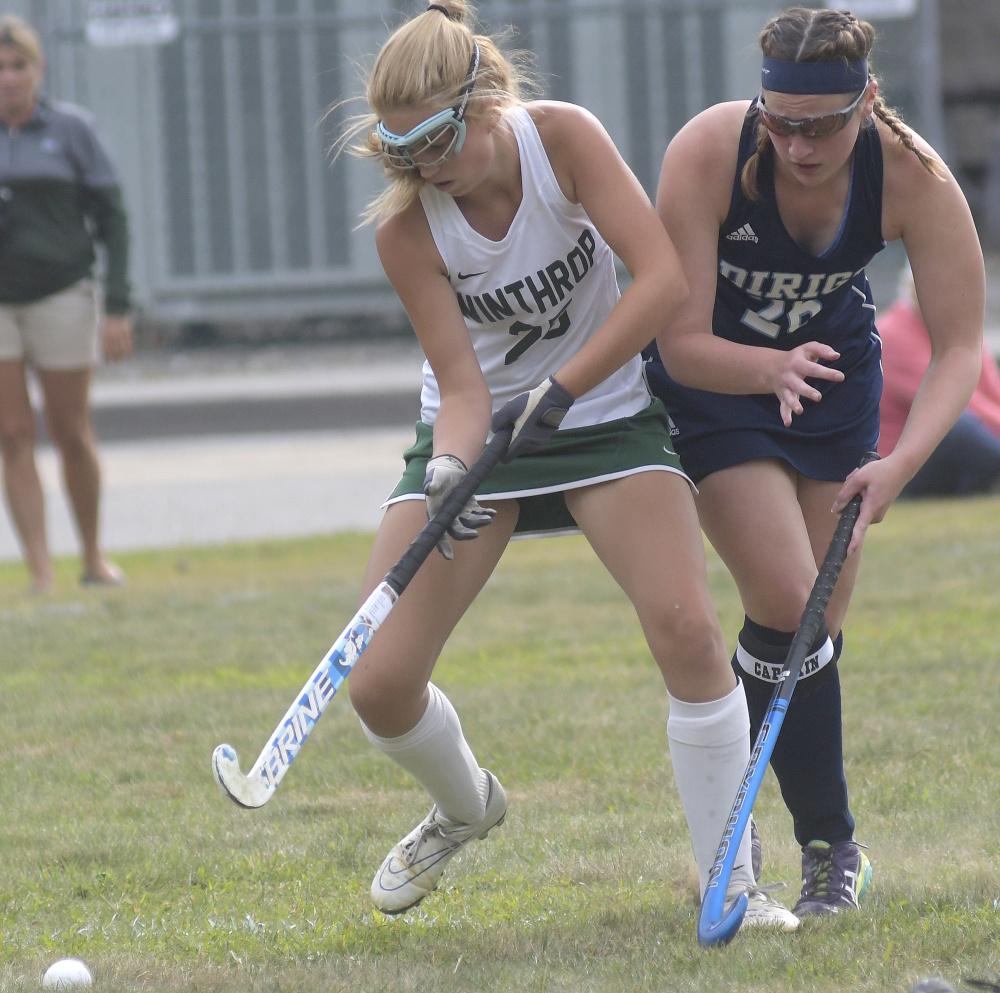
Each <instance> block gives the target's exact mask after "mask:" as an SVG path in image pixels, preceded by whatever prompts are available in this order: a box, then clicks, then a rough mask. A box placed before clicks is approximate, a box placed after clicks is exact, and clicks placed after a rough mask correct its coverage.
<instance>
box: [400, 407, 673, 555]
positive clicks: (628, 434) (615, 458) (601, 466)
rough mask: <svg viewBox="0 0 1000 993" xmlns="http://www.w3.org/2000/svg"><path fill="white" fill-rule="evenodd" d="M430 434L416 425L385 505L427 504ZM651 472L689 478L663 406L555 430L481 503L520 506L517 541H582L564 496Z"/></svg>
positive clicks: (488, 489) (490, 483)
mask: <svg viewBox="0 0 1000 993" xmlns="http://www.w3.org/2000/svg"><path fill="white" fill-rule="evenodd" d="M433 435H434V428H433V427H432V426H431V425H430V424H424V423H423V422H422V421H418V422H417V440H416V442H415V443H414V444H413V445H412V447H410V448H408V449H407V450H406V451H405V452H404V453H403V459H404V460H405V462H406V468H405V470H404V471H403V476H402V478H401V479H400V481H399V483H398V484H397V485H396V488H395V489H394V490H393V491H392V493H391V494H390V496H389V498H388V500H386V502H385V506H389V504H392V503H397V502H399V501H401V500H414V499H420V500H422V499H423V498H424V475H425V473H426V471H427V460H428V459H429V458H430V457H431V455H432V454H433ZM654 471H665V472H676V473H678V474H679V475H681V476H684V478H685V479H687V478H688V477H687V476H686V475H685V474H684V471H683V470H682V469H681V463H680V459H679V458H678V457H677V453H676V452H675V451H674V446H673V444H672V443H671V441H670V419H669V417H667V412H666V409H665V408H664V406H663V404H662V403H661V402H660V401H659V400H653V401H652V402H651V403H650V405H649V406H648V407H646V409H645V410H642V411H640V412H639V413H638V414H634V415H633V416H631V417H623V418H620V419H619V420H615V421H608V422H607V423H605V424H594V425H590V426H588V427H582V428H571V429H567V430H565V431H557V432H556V433H555V434H554V435H553V436H552V437H551V438H550V439H549V441H548V442H547V443H546V445H545V446H544V447H543V448H541V449H540V450H539V451H537V452H532V453H531V454H529V455H522V456H519V457H518V458H516V459H514V461H513V462H510V463H507V464H503V463H501V464H500V465H497V466H496V467H495V468H494V469H493V471H492V472H491V473H490V474H489V476H488V477H487V478H486V479H485V481H484V482H483V484H482V485H481V486H480V487H479V492H478V493H477V496H478V497H479V498H480V499H482V500H487V501H488V502H489V503H494V502H496V501H497V500H517V501H518V503H519V504H520V514H519V516H518V521H517V527H516V528H515V529H514V537H515V538H535V537H542V536H545V535H553V534H579V532H580V528H579V526H578V525H577V523H576V521H575V520H573V515H572V514H571V513H570V512H569V509H568V508H567V506H566V500H565V498H564V495H563V494H564V493H565V491H566V490H571V489H577V488H579V487H582V486H592V485H593V484H595V483H602V482H606V481H607V480H611V479H621V478H623V477H625V476H632V475H634V474H635V473H638V472H654ZM688 482H690V480H688ZM692 485H693V484H692Z"/></svg>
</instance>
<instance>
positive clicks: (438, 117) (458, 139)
mask: <svg viewBox="0 0 1000 993" xmlns="http://www.w3.org/2000/svg"><path fill="white" fill-rule="evenodd" d="M478 73H479V45H478V44H476V42H475V41H473V43H472V60H471V61H470V62H469V71H468V72H467V73H466V76H465V82H464V83H463V84H462V89H461V90H459V96H460V97H461V99H460V100H459V102H458V103H457V104H456V105H455V106H454V107H448V108H447V109H446V110H442V111H441V112H440V113H437V114H434V115H433V116H431V117H428V118H427V120H426V121H423V122H422V123H420V124H418V125H417V126H416V127H415V128H413V129H411V130H410V131H407V132H406V134H393V133H392V132H391V131H390V130H388V128H386V126H385V125H384V124H383V123H382V121H379V122H378V124H377V125H376V126H375V133H376V134H377V135H378V137H379V140H380V141H381V142H382V155H383V157H384V158H385V161H386V162H388V163H389V165H391V166H392V167H393V168H394V169H407V170H409V169H416V168H418V167H419V166H438V165H441V163H442V162H446V161H447V160H448V159H450V158H451V157H452V156H453V155H457V154H458V153H459V152H460V151H461V150H462V145H463V144H464V143H465V111H466V108H467V107H468V104H469V96H470V94H471V93H472V88H473V87H474V86H475V85H476V76H477V75H478Z"/></svg>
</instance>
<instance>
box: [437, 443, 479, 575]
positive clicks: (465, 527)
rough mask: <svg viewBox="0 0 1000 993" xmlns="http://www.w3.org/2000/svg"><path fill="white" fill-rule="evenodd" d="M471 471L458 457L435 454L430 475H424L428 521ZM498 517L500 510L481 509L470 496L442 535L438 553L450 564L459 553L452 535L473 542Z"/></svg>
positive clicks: (460, 539) (457, 538)
mask: <svg viewBox="0 0 1000 993" xmlns="http://www.w3.org/2000/svg"><path fill="white" fill-rule="evenodd" d="M468 471H469V470H468V469H467V468H466V465H465V463H464V462H463V461H462V460H461V459H460V458H457V457H456V456H454V455H435V456H434V458H432V459H430V460H428V462H427V473H426V475H425V476H424V495H425V496H426V497H427V519H428V520H430V519H431V518H432V517H434V516H435V514H437V512H438V511H439V510H440V509H441V505H442V504H443V503H444V501H445V500H446V499H447V497H448V494H449V493H451V491H452V490H453V489H454V488H455V487H456V486H457V485H458V484H459V482H460V480H461V479H462V477H463V476H464V475H465V474H466V473H467V472H468ZM495 514H496V511H495V510H494V509H493V508H492V507H480V506H479V504H478V503H477V502H476V498H475V496H472V497H469V502H468V503H467V504H466V505H465V506H464V507H463V508H462V511H461V513H459V515H458V517H456V518H455V520H453V521H452V522H451V524H450V525H449V526H448V530H447V531H446V532H445V533H444V534H443V535H441V540H440V541H439V542H438V544H437V548H438V551H439V552H440V553H441V554H442V555H443V556H444V557H445V558H446V559H448V561H449V562H450V561H451V560H452V559H453V558H454V557H455V552H454V550H453V549H452V547H451V542H450V541H449V540H448V535H451V536H452V538H454V539H455V540H456V541H471V540H472V539H473V538H475V537H476V536H477V535H478V533H479V530H478V529H479V528H484V527H486V525H487V524H489V523H490V521H492V520H493V516H494V515H495Z"/></svg>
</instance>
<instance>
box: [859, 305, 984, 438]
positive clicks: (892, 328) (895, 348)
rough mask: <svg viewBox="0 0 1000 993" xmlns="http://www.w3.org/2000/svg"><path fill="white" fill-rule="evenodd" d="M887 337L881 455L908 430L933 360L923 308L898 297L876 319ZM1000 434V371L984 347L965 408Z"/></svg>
mask: <svg viewBox="0 0 1000 993" xmlns="http://www.w3.org/2000/svg"><path fill="white" fill-rule="evenodd" d="M876 324H877V326H878V333H879V337H880V338H881V339H882V378H883V386H882V400H881V402H880V404H879V409H880V413H881V417H882V425H881V429H880V431H879V440H878V453H879V455H881V456H882V457H883V458H884V457H885V456H886V455H888V454H889V453H890V452H891V451H892V450H893V449H894V448H895V447H896V443H897V442H898V441H899V436H900V435H901V434H902V433H903V425H904V424H905V423H906V418H907V416H908V415H909V413H910V405H911V404H912V403H913V398H914V396H915V395H916V392H917V388H918V387H919V386H920V380H921V379H923V376H924V372H926V370H927V366H928V365H929V364H930V361H931V342H930V338H929V337H928V336H927V327H926V326H925V324H924V321H923V318H922V317H921V316H920V311H919V309H918V308H917V307H916V306H915V305H914V304H912V303H910V301H908V300H897V301H896V302H895V303H894V304H893V305H892V306H891V307H890V308H889V309H888V310H887V311H886V312H885V313H884V314H882V315H881V316H880V317H879V318H878V320H877V321H876ZM966 409H967V410H968V411H970V412H971V413H973V414H975V415H976V417H978V418H979V419H980V420H981V421H982V422H983V424H985V425H986V427H987V428H989V430H990V431H992V432H993V434H995V435H996V436H997V437H998V438H1000V369H998V368H997V363H996V359H994V358H993V356H992V355H991V354H990V353H989V351H988V350H987V348H986V346H985V345H983V371H982V374H981V375H980V377H979V385H978V386H977V387H976V392H975V393H974V394H973V395H972V399H971V400H970V401H969V406H968V407H967V408H966Z"/></svg>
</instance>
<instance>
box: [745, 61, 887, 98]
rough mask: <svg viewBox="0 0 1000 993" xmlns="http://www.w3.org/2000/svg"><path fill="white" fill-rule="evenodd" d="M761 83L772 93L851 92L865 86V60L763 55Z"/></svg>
mask: <svg viewBox="0 0 1000 993" xmlns="http://www.w3.org/2000/svg"><path fill="white" fill-rule="evenodd" d="M760 85H761V89H764V90H772V91H774V92H775V93H809V94H813V93H853V92H854V91H855V90H862V89H864V88H865V86H867V85H868V60H867V59H858V61H857V62H782V61H780V60H778V59H772V58H769V57H768V56H766V55H765V56H764V64H763V67H762V68H761V71H760Z"/></svg>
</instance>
